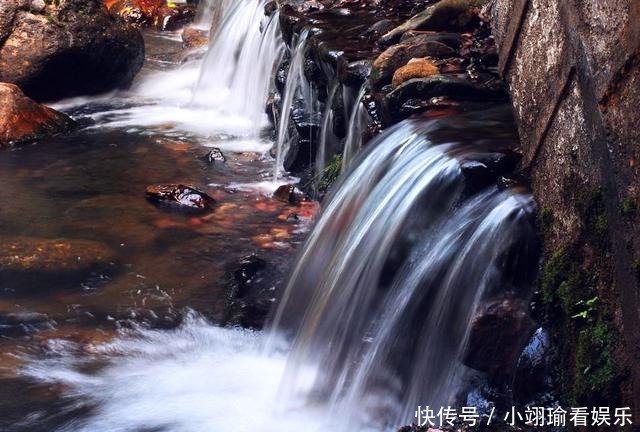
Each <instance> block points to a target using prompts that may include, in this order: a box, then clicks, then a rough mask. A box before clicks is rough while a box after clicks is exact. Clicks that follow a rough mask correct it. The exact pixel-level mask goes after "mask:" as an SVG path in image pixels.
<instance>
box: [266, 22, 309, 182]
mask: <svg viewBox="0 0 640 432" xmlns="http://www.w3.org/2000/svg"><path fill="white" fill-rule="evenodd" d="M308 36H309V30H308V29H305V30H303V31H302V32H301V33H300V35H299V36H298V40H297V42H296V43H295V48H294V49H293V52H292V54H291V60H290V64H289V69H288V72H287V83H286V86H285V89H284V94H283V96H282V106H281V110H280V111H281V117H280V124H279V125H278V136H277V142H276V164H275V168H274V174H273V179H274V181H277V180H278V176H279V174H280V172H281V171H283V170H284V166H283V165H284V162H285V159H286V156H287V154H288V153H289V148H290V144H291V143H290V139H291V137H290V135H289V120H291V110H292V108H293V104H294V101H295V100H296V99H298V100H302V101H304V103H305V105H307V104H312V103H313V102H312V101H313V97H312V95H311V94H310V93H311V86H310V84H309V82H308V81H307V78H306V77H305V76H304V60H305V52H306V48H307V38H308ZM304 110H305V112H309V111H310V110H309V109H308V107H306V106H305V108H304Z"/></svg>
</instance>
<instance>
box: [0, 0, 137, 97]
mask: <svg viewBox="0 0 640 432" xmlns="http://www.w3.org/2000/svg"><path fill="white" fill-rule="evenodd" d="M2 8H3V9H4V10H2V13H1V14H0V15H4V16H3V18H2V19H0V81H4V82H10V83H14V84H17V85H18V86H19V87H20V88H21V89H22V90H23V91H24V93H25V94H26V95H28V96H29V97H31V98H33V99H35V100H38V101H45V100H55V99H62V98H65V97H71V96H77V95H84V94H96V93H103V92H106V91H109V90H112V89H115V88H119V87H126V86H128V85H129V84H130V83H131V81H132V80H133V77H134V76H135V75H136V73H137V72H138V71H139V70H140V68H141V67H142V63H143V61H144V42H143V40H142V35H141V34H140V32H139V31H137V30H136V29H134V28H132V27H130V26H128V25H126V24H125V23H123V22H121V21H119V20H116V19H114V18H113V17H111V16H110V15H109V13H108V12H107V10H106V9H105V8H104V6H103V5H102V2H101V1H100V0H67V1H64V2H47V5H46V7H45V9H44V10H43V11H42V12H37V11H34V10H31V9H30V8H29V7H28V6H26V7H25V6H23V5H22V3H21V2H17V1H13V0H12V1H8V2H3V4H2ZM4 17H7V18H8V17H11V19H8V20H5V19H4Z"/></svg>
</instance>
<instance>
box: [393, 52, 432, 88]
mask: <svg viewBox="0 0 640 432" xmlns="http://www.w3.org/2000/svg"><path fill="white" fill-rule="evenodd" d="M439 72H440V70H439V69H438V66H437V65H436V64H435V63H434V62H433V61H431V60H428V59H424V58H422V59H412V60H410V61H409V63H407V64H406V65H405V66H402V67H401V68H399V69H398V70H396V71H395V73H394V74H393V80H392V81H391V85H392V86H393V87H398V86H399V85H400V84H402V83H404V82H406V81H409V80H410V79H414V78H425V77H428V76H431V75H436V74H438V73H439Z"/></svg>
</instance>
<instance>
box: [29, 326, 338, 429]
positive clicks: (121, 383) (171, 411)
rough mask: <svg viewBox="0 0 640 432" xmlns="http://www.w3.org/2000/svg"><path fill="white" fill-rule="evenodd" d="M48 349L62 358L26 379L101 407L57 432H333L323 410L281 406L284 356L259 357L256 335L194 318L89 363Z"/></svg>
mask: <svg viewBox="0 0 640 432" xmlns="http://www.w3.org/2000/svg"><path fill="white" fill-rule="evenodd" d="M52 344H53V345H56V346H57V349H56V350H57V351H62V352H58V355H56V356H54V357H53V358H50V359H48V360H46V361H43V362H38V363H33V364H31V365H30V366H29V367H28V368H27V369H25V370H24V373H25V374H26V375H28V376H31V377H33V378H35V379H37V380H39V381H44V382H51V383H58V384H62V385H64V386H65V387H66V388H67V391H66V394H67V395H68V396H76V397H78V398H79V399H80V400H81V401H82V402H81V404H83V405H84V406H95V405H97V406H98V407H99V408H98V409H97V410H96V411H95V412H94V415H93V416H91V417H90V418H87V419H84V420H82V419H76V420H74V421H72V422H71V423H68V424H66V425H64V426H62V427H61V428H60V429H59V431H60V432H72V431H73V432H97V431H99V432H133V431H141V430H145V431H148V430H162V431H165V430H170V431H172V432H203V431H219V432H225V431H226V432H256V431H261V432H299V431H301V430H307V431H334V430H336V427H337V425H336V424H332V423H331V418H330V417H329V416H328V415H327V412H326V411H324V408H323V407H322V406H314V405H309V404H306V405H305V406H297V407H295V409H289V408H286V407H283V406H281V405H278V402H277V395H278V389H279V385H280V381H281V379H282V376H283V373H284V370H285V364H286V355H285V353H284V352H278V353H274V354H272V355H269V356H267V355H264V354H263V353H262V345H263V341H262V336H261V334H260V333H256V332H252V331H248V330H239V329H223V328H218V327H214V326H211V325H210V324H208V323H207V322H206V321H205V320H204V319H202V318H199V317H198V316H195V315H192V316H191V317H190V318H189V319H187V320H186V322H185V323H184V324H183V325H182V326H181V327H180V328H178V329H176V330H173V331H151V330H137V331H134V332H130V333H129V334H125V335H123V336H121V337H120V338H118V339H117V340H115V341H113V342H111V343H108V344H105V345H102V346H98V347H96V348H95V350H94V352H93V353H92V354H90V355H87V356H86V357H78V356H77V355H74V354H73V350H69V351H67V352H66V353H65V350H64V348H65V347H66V345H60V344H56V343H55V342H52ZM61 347H62V350H61ZM67 348H68V347H67ZM102 361H105V362H106V363H107V365H106V366H105V367H103V368H101V369H100V370H98V371H97V372H93V373H87V372H86V367H87V365H90V364H92V363H98V362H102ZM74 408H78V407H77V406H75V407H74Z"/></svg>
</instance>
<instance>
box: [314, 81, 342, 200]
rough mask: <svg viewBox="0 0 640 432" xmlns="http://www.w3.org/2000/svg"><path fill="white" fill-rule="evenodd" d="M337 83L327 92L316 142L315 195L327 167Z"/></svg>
mask: <svg viewBox="0 0 640 432" xmlns="http://www.w3.org/2000/svg"><path fill="white" fill-rule="evenodd" d="M338 87H339V83H338V82H337V81H336V82H335V83H334V84H333V85H332V86H331V89H330V90H329V94H328V97H327V102H326V104H325V108H324V113H323V114H322V126H321V127H320V139H319V142H318V150H317V154H316V166H315V172H316V176H315V179H314V185H313V187H314V191H315V193H316V195H317V194H318V191H319V190H320V183H321V181H322V175H323V171H324V168H325V166H326V165H327V150H328V149H329V139H330V136H331V135H332V133H331V126H332V123H333V102H334V99H335V97H336V95H337V94H338Z"/></svg>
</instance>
